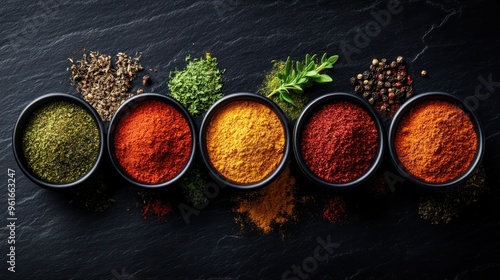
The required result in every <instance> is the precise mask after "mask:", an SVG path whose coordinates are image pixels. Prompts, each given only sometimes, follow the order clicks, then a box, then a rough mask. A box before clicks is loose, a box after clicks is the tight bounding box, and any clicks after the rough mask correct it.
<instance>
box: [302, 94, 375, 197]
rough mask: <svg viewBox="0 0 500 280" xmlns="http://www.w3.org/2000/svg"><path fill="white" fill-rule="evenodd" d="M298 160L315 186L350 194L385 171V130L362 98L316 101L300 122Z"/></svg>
mask: <svg viewBox="0 0 500 280" xmlns="http://www.w3.org/2000/svg"><path fill="white" fill-rule="evenodd" d="M293 140H294V143H293V148H294V153H295V158H296V160H297V163H298V165H299V167H300V169H301V170H302V171H303V173H304V174H305V175H306V176H307V177H308V178H309V179H311V180H312V181H313V182H314V183H316V184H318V185H321V186H326V187H331V188H336V189H348V188H352V187H355V186H358V185H360V184H362V183H363V182H365V181H366V180H367V179H368V178H369V177H370V176H371V175H372V174H373V173H374V172H375V171H376V170H377V169H378V167H379V166H380V163H381V162H382V157H383V152H384V129H383V125H382V122H381V120H380V118H379V116H378V114H377V113H376V112H375V111H374V109H373V108H372V106H370V104H369V103H368V102H367V101H365V100H364V99H362V98H361V97H359V96H357V95H354V94H349V93H329V94H326V95H323V96H320V97H318V98H316V99H315V100H313V101H311V102H310V103H309V105H307V106H306V108H304V110H303V111H302V113H301V114H300V116H299V118H298V119H297V122H296V123H295V127H294V132H293Z"/></svg>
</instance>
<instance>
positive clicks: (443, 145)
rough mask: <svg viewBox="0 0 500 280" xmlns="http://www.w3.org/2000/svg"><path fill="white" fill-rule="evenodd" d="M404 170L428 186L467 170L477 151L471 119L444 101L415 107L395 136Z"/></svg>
mask: <svg viewBox="0 0 500 280" xmlns="http://www.w3.org/2000/svg"><path fill="white" fill-rule="evenodd" d="M394 141H395V148H396V154H397V156H398V158H399V160H400V161H401V163H402V165H403V167H404V168H405V169H406V170H408V172H410V173H411V174H412V175H414V176H415V177H417V178H419V179H421V180H423V181H425V182H430V183H444V182H448V181H451V180H453V179H455V178H457V177H458V176H460V175H461V174H462V173H463V172H465V171H466V170H467V168H469V166H470V164H471V162H472V160H473V159H474V156H475V155H476V150H477V135H476V132H475V130H474V126H473V124H472V121H471V119H470V117H469V116H468V115H467V114H465V112H464V111H463V110H462V109H460V108H459V107H457V106H456V105H454V104H452V103H450V102H447V101H443V100H429V101H424V102H422V103H419V104H417V105H416V106H415V107H414V108H412V109H411V110H410V111H409V113H408V114H407V115H406V116H404V117H403V119H402V121H401V123H400V124H399V127H398V128H397V131H396V136H395V140H394Z"/></svg>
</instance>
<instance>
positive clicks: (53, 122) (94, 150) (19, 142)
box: [12, 93, 105, 189]
mask: <svg viewBox="0 0 500 280" xmlns="http://www.w3.org/2000/svg"><path fill="white" fill-rule="evenodd" d="M104 134H105V133H104V127H103V125H102V122H101V119H100V117H99V115H98V114H97V112H96V110H95V109H94V108H93V107H92V106H90V105H89V104H88V103H87V102H85V101H84V100H83V99H81V98H79V97H76V96H73V95H70V94H67V93H48V94H45V95H42V96H40V97H38V98H37V99H35V100H33V101H32V102H31V103H30V104H28V106H26V107H25V108H24V110H23V112H22V113H21V114H20V116H19V118H18V120H17V122H16V125H15V128H14V133H13V135H12V147H13V149H14V157H15V159H16V161H17V163H18V165H19V167H20V168H21V170H22V171H23V173H24V174H25V175H26V176H27V177H28V178H29V179H30V180H31V181H33V182H34V183H36V184H37V185H39V186H41V187H44V188H47V189H68V188H72V187H75V186H78V185H80V184H82V183H83V182H85V181H87V180H88V179H89V178H90V177H92V175H93V174H95V173H96V172H97V170H98V168H99V166H100V163H101V161H102V157H103V154H104V148H105V136H104Z"/></svg>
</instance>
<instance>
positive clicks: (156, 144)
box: [114, 100, 193, 184]
mask: <svg viewBox="0 0 500 280" xmlns="http://www.w3.org/2000/svg"><path fill="white" fill-rule="evenodd" d="M192 141H193V139H192V134H191V130H190V127H189V124H188V121H187V120H186V118H185V117H184V116H183V115H182V113H181V112H180V111H178V110H177V109H176V108H174V107H172V106H171V105H169V104H166V103H164V102H162V101H159V100H148V101H145V102H143V103H141V104H140V105H138V106H137V107H136V108H134V109H133V110H132V111H131V112H130V113H128V114H127V115H125V117H124V118H123V119H122V120H120V122H119V123H118V125H117V128H116V132H115V143H114V146H115V153H116V157H117V160H118V162H119V163H120V165H121V166H122V167H123V169H124V171H125V172H126V173H127V174H128V175H129V176H130V177H131V178H133V179H134V180H137V181H138V182H142V183H147V184H158V183H162V182H165V181H168V180H170V179H172V178H173V177H175V176H176V175H177V174H178V173H179V172H180V171H181V170H182V169H183V168H184V166H185V165H186V163H187V161H188V159H189V155H190V154H191V149H192Z"/></svg>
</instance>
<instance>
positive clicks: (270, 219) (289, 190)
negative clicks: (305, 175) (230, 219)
mask: <svg viewBox="0 0 500 280" xmlns="http://www.w3.org/2000/svg"><path fill="white" fill-rule="evenodd" d="M235 212H236V213H237V214H239V216H237V217H236V218H235V220H236V222H237V223H238V224H240V225H241V226H242V227H243V226H244V225H245V223H246V221H249V222H251V223H252V224H254V225H255V226H257V228H258V229H259V230H261V231H262V232H263V233H265V234H268V233H270V232H271V231H272V229H273V226H282V225H284V224H286V223H287V222H289V221H290V220H292V219H293V218H294V217H295V178H294V177H293V176H292V174H291V172H290V167H287V168H286V169H285V170H284V171H283V173H282V174H280V176H279V177H278V178H277V179H276V180H274V181H273V182H272V183H270V184H269V185H268V186H265V187H263V188H262V189H259V190H256V191H252V193H251V194H250V195H242V196H241V197H239V198H238V199H237V206H236V208H235Z"/></svg>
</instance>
